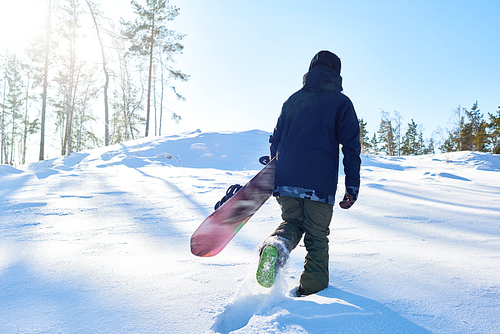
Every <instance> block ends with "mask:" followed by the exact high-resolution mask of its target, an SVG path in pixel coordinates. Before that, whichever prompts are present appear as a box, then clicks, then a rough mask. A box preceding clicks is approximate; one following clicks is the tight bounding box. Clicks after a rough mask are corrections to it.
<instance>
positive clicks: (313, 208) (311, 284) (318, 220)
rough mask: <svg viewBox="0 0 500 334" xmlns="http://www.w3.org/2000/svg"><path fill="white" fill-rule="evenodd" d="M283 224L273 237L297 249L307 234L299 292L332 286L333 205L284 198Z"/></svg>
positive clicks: (280, 199) (281, 202)
mask: <svg viewBox="0 0 500 334" xmlns="http://www.w3.org/2000/svg"><path fill="white" fill-rule="evenodd" d="M277 200H278V203H279V204H280V206H281V217H282V218H283V222H282V223H281V224H280V226H278V228H277V229H276V230H275V231H274V233H273V234H272V235H273V236H279V237H282V238H284V239H287V240H289V241H290V244H289V245H287V246H288V247H289V250H290V251H291V250H292V249H294V248H295V247H296V246H297V244H298V243H299V241H300V239H301V238H302V235H303V234H304V243H305V245H306V250H307V255H306V259H305V262H304V271H303V272H302V275H301V277H300V287H299V289H300V290H301V292H302V293H303V294H305V295H307V294H312V293H316V292H318V291H321V290H323V289H325V288H327V287H328V280H329V274H328V262H329V256H328V235H329V234H330V228H329V226H330V221H331V220H332V215H333V205H331V204H325V203H321V202H316V201H311V200H308V199H303V198H296V197H288V196H280V197H278V198H277Z"/></svg>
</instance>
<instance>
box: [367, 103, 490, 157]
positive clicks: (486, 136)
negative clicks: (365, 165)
mask: <svg viewBox="0 0 500 334" xmlns="http://www.w3.org/2000/svg"><path fill="white" fill-rule="evenodd" d="M401 120H402V116H401V114H400V113H399V112H397V111H395V112H394V116H392V117H391V115H390V114H389V113H388V112H386V111H382V112H381V120H380V125H379V129H378V131H377V132H376V133H374V134H373V135H372V136H371V135H369V132H368V130H367V123H366V122H365V121H364V120H363V119H362V118H361V119H359V127H360V136H359V137H360V142H361V153H363V154H386V155H389V156H402V155H423V154H434V153H438V152H437V151H436V149H439V150H440V151H441V152H442V153H448V152H458V151H481V152H491V153H494V154H499V153H500V106H499V107H498V110H497V111H496V114H495V113H490V112H488V119H486V120H485V119H484V116H483V113H482V112H481V110H480V109H479V107H478V102H477V101H476V102H475V103H474V104H473V105H472V107H471V108H470V110H469V109H467V108H462V107H460V106H459V107H457V108H456V109H454V110H452V113H451V117H450V120H451V128H450V129H448V130H446V131H445V130H443V129H442V128H440V127H438V129H436V131H434V132H433V134H432V136H431V137H430V138H428V139H426V140H425V139H424V136H423V130H422V127H423V126H422V125H419V124H417V123H415V121H414V120H413V119H412V120H411V122H410V123H408V125H407V128H406V131H405V132H404V133H403V131H404V130H403V128H402V124H401V123H402V121H401ZM435 138H437V139H435ZM436 146H438V147H436Z"/></svg>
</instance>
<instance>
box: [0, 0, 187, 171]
mask: <svg viewBox="0 0 500 334" xmlns="http://www.w3.org/2000/svg"><path fill="white" fill-rule="evenodd" d="M131 5H132V8H131V9H132V11H133V13H134V16H135V20H133V21H126V20H124V19H123V18H122V19H120V20H119V22H116V21H113V20H111V19H109V18H108V17H107V16H106V13H103V12H102V11H101V9H100V8H101V7H100V3H99V1H98V0H47V7H46V13H45V14H46V17H45V20H44V24H43V26H42V27H40V28H39V30H38V32H39V33H38V35H36V37H35V38H33V40H31V41H29V43H28V44H29V45H28V46H27V47H26V48H25V50H24V51H23V52H19V51H18V52H10V51H8V50H5V51H3V54H0V62H1V63H0V78H1V81H0V89H1V90H0V92H1V93H2V95H1V96H0V112H1V114H0V131H1V133H0V136H1V138H0V140H1V141H0V151H1V156H0V163H2V164H11V165H14V164H16V165H17V164H23V163H25V162H26V154H27V153H26V152H27V143H28V141H29V139H30V138H31V139H35V140H36V139H37V137H38V139H39V144H40V145H39V157H38V158H39V160H44V159H45V158H46V157H47V153H46V142H47V138H49V139H51V141H52V142H53V141H54V138H57V142H58V144H57V145H58V146H60V152H61V154H62V155H67V154H69V153H71V152H73V151H80V150H82V149H88V148H94V147H97V146H101V145H103V144H104V145H110V144H115V143H120V142H123V141H126V140H129V139H135V138H138V137H142V136H148V135H149V134H152V133H154V134H155V135H161V132H162V128H161V125H162V119H163V118H164V116H165V114H168V115H169V116H170V117H171V118H172V119H173V120H174V121H179V120H180V116H179V115H177V114H176V113H174V112H173V111H171V110H169V109H168V108H167V102H166V101H167V100H169V99H178V100H184V97H183V96H182V95H181V94H179V93H178V92H177V90H176V88H175V86H174V85H173V84H174V81H175V80H180V81H187V80H188V79H189V76H188V75H186V74H184V73H182V72H181V71H179V70H177V69H174V68H173V67H172V64H173V63H174V57H175V56H176V55H178V54H179V53H181V52H182V50H183V45H182V44H181V41H182V39H183V37H184V36H185V35H183V34H180V33H177V32H175V31H174V30H170V29H168V28H167V24H168V22H169V21H172V20H174V19H175V18H176V17H177V16H178V15H179V8H177V7H175V6H172V5H170V4H169V1H168V0H146V1H145V5H144V6H142V5H140V4H139V2H137V1H131ZM4 33H8V32H4ZM91 51H92V52H93V53H94V55H95V56H93V57H91V56H92V55H90V53H91ZM97 109H99V110H102V115H101V114H100V115H96V114H95V110H97ZM98 117H99V118H101V119H103V120H104V122H103V124H102V129H103V130H104V131H102V129H101V131H100V132H101V133H104V136H102V135H101V136H97V135H96V134H95V133H96V131H95V130H94V129H93V128H92V126H93V125H94V124H95V122H96V119H97V118H98ZM150 124H152V125H153V126H154V129H150V128H149V127H150Z"/></svg>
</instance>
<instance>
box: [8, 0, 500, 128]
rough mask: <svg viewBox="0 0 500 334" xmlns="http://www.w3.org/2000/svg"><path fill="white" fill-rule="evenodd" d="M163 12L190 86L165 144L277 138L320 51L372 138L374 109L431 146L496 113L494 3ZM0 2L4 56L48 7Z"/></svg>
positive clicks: (33, 0)
mask: <svg viewBox="0 0 500 334" xmlns="http://www.w3.org/2000/svg"><path fill="white" fill-rule="evenodd" d="M170 2H171V4H173V5H175V6H177V7H179V8H180V15H179V16H178V17H177V18H176V19H175V20H174V21H173V22H170V23H169V28H171V29H174V30H176V31H178V32H181V33H184V34H186V37H185V38H184V40H183V44H184V47H185V48H184V52H183V54H182V55H179V56H178V57H177V62H176V64H174V65H173V67H175V68H177V69H180V70H182V71H183V72H184V73H186V74H189V75H191V77H190V80H189V81H188V82H187V83H178V84H177V85H176V86H177V89H178V91H179V92H180V93H181V94H182V95H184V96H185V98H186V101H185V102H177V101H171V102H170V103H169V105H168V107H169V108H170V109H171V110H173V111H174V112H176V113H177V114H179V115H180V116H181V117H182V120H181V122H180V123H179V124H175V123H174V122H172V121H170V120H169V121H168V122H167V123H166V124H164V125H163V127H164V131H165V132H167V133H169V134H171V133H179V132H183V131H194V130H196V129H200V130H202V131H242V130H251V129H260V130H265V131H272V130H273V128H274V126H275V123H276V120H277V118H278V116H279V113H280V110H281V106H282V104H283V102H284V101H285V100H286V99H287V98H288V97H289V96H290V95H291V94H292V93H294V92H295V91H297V90H298V89H300V88H301V85H302V76H303V75H304V73H306V71H307V69H308V66H309V62H310V60H311V58H312V57H313V56H314V54H315V53H317V52H318V51H320V50H330V51H332V52H334V53H336V54H337V55H338V56H339V57H340V58H341V59H342V73H341V74H342V77H343V87H344V93H345V94H346V95H347V96H349V97H350V98H351V100H352V101H353V103H354V106H355V109H356V111H357V114H358V117H359V118H363V119H364V120H365V121H366V122H367V123H368V130H369V131H370V133H369V136H372V135H373V133H374V132H375V131H376V130H377V129H378V126H379V123H380V114H381V111H386V112H389V113H390V114H391V116H394V111H397V112H398V113H399V114H401V116H402V117H403V118H402V125H403V128H404V129H406V125H407V124H408V123H410V122H411V120H412V119H413V120H414V121H415V122H416V123H417V124H420V125H421V126H422V127H421V129H422V130H423V131H424V137H425V138H429V137H430V136H432V133H433V132H434V131H435V130H436V129H437V128H438V127H440V128H441V129H443V130H446V129H447V128H450V127H451V123H450V122H449V120H450V117H451V115H452V111H453V110H454V109H456V108H457V107H458V106H461V107H462V108H469V109H470V107H472V105H473V103H474V102H475V101H476V100H477V101H478V106H479V108H480V109H481V111H482V112H483V113H485V115H487V113H488V112H489V113H495V114H496V112H497V110H498V106H499V105H500V80H499V78H500V66H499V60H500V59H499V58H500V42H499V41H500V29H499V27H498V17H500V1H495V0H490V1H486V0H478V1H460V0H459V1H444V0H443V1H435V0H433V1H427V0H423V1H399V0H387V1H384V0H378V1H372V0H366V1H361V0H354V1H332V0H328V1H319V0H311V1H290V0H289V1H282V0H275V1H267V0H255V1H251V2H248V1H234V0H213V1H205V0H171V1H170ZM0 3H2V5H1V8H2V10H1V11H0V22H1V23H0V29H1V31H3V32H4V33H2V34H1V36H0V48H2V49H3V48H4V47H5V45H11V44H12V43H20V41H22V40H23V38H24V37H25V36H26V35H29V33H30V31H32V30H33V27H34V26H35V24H36V23H37V20H38V19H39V16H40V15H39V13H40V10H42V11H43V7H44V6H45V1H44V0H23V1H17V2H13V1H7V0H0ZM21 10H24V12H23V15H20V14H19V13H20V12H21ZM103 10H104V12H105V13H109V15H110V16H114V17H119V16H122V17H124V18H132V17H133V16H132V13H131V6H130V3H129V1H126V0H106V1H103ZM25 22H26V24H25ZM28 22H29V23H28ZM14 27H17V28H16V29H13V28H14ZM5 32H8V33H5Z"/></svg>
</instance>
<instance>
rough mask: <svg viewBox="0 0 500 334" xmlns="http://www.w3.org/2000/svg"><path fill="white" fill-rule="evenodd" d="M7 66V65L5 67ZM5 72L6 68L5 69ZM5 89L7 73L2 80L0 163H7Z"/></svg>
mask: <svg viewBox="0 0 500 334" xmlns="http://www.w3.org/2000/svg"><path fill="white" fill-rule="evenodd" d="M5 66H7V65H5ZM5 71H7V68H6V69H5ZM6 89H7V73H6V72H5V74H4V80H3V103H2V142H1V143H0V151H1V152H2V153H1V160H0V163H2V164H3V163H7V145H5V92H6Z"/></svg>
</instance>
